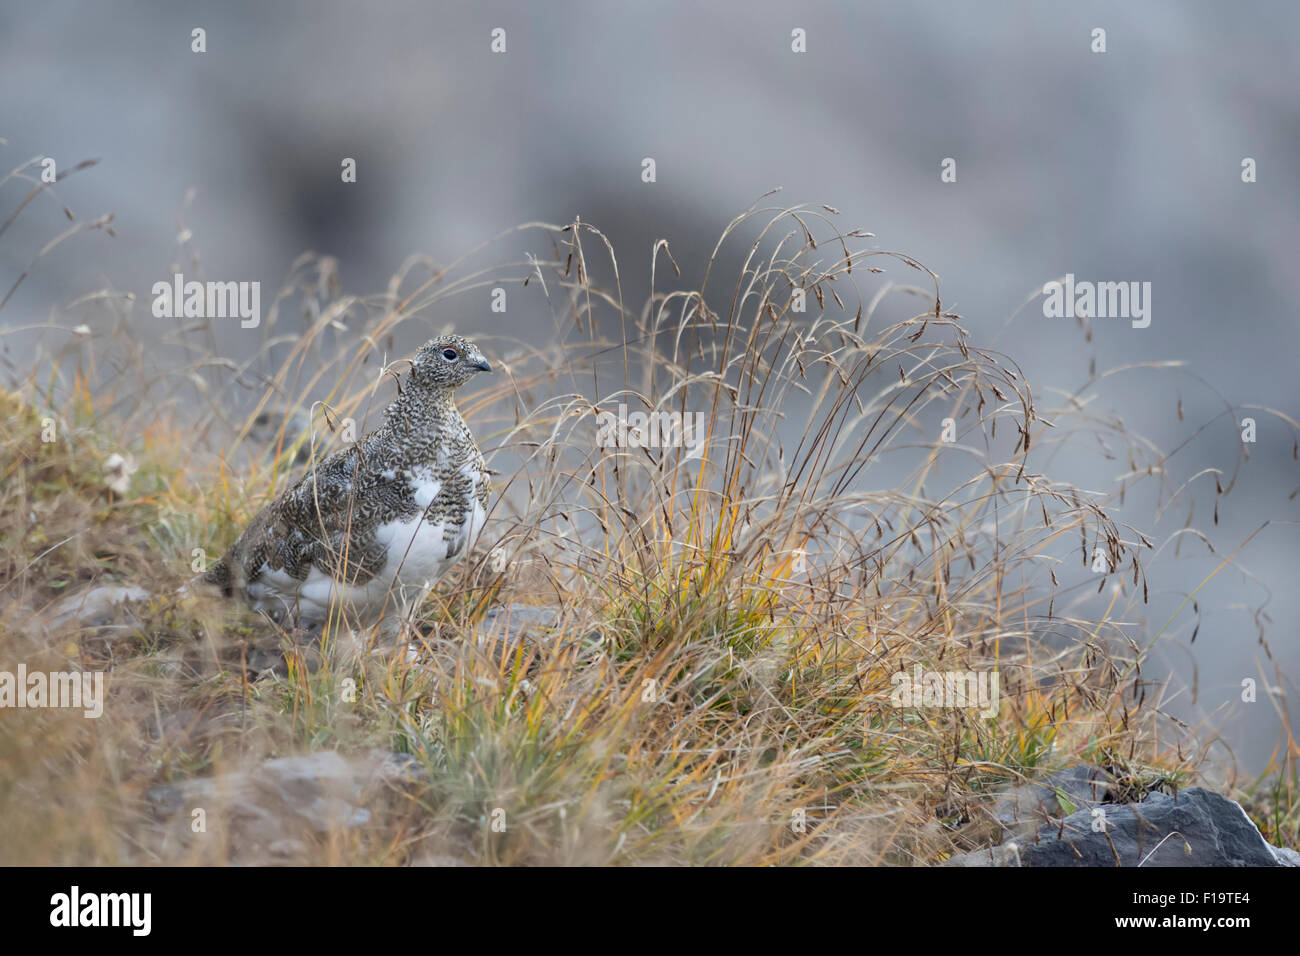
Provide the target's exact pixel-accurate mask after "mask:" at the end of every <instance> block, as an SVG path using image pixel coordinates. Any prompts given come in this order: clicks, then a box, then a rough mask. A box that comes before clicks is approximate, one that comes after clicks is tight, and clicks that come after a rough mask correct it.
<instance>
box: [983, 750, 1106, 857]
mask: <svg viewBox="0 0 1300 956" xmlns="http://www.w3.org/2000/svg"><path fill="white" fill-rule="evenodd" d="M1112 783H1113V780H1112V779H1111V777H1110V775H1109V774H1108V773H1106V771H1104V770H1102V769H1101V768H1099V767H1088V766H1078V767H1070V768H1069V769H1067V770H1060V771H1057V772H1055V773H1051V774H1048V775H1047V776H1046V777H1044V778H1043V780H1042V781H1041V782H1036V783H1032V784H1027V785H1025V786H1022V787H1016V788H1015V789H1014V790H1012V791H1011V792H1009V793H1008V794H1007V795H1006V796H1004V797H1003V798H1002V799H1000V800H999V801H998V802H997V804H996V806H995V808H994V811H993V814H994V817H996V819H997V821H998V823H999V824H1001V826H1002V831H1003V839H1004V841H1005V840H1013V839H1018V838H1020V839H1023V838H1024V837H1028V836H1032V835H1033V834H1034V833H1036V832H1037V831H1038V828H1039V827H1041V826H1043V825H1044V824H1046V823H1050V822H1052V821H1054V820H1057V819H1059V818H1060V817H1064V816H1068V815H1069V814H1071V813H1075V812H1078V811H1079V810H1084V809H1086V810H1091V809H1092V808H1093V807H1095V806H1098V805H1100V804H1101V803H1103V802H1105V800H1106V796H1107V794H1108V793H1109V791H1110V787H1111V785H1112Z"/></svg>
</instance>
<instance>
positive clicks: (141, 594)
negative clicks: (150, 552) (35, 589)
mask: <svg viewBox="0 0 1300 956" xmlns="http://www.w3.org/2000/svg"><path fill="white" fill-rule="evenodd" d="M149 597H150V595H149V592H148V591H146V590H145V589H144V588H136V587H120V586H117V585H110V584H104V585H100V586H98V587H93V588H91V589H90V590H89V591H83V592H81V593H80V594H70V595H68V596H67V597H65V598H64V599H63V600H61V601H60V602H59V603H58V604H56V605H55V606H54V607H53V609H51V610H50V611H48V612H47V615H48V617H47V620H48V621H49V626H50V627H51V628H56V629H57V628H63V627H67V626H69V625H71V624H76V625H77V626H79V627H99V626H101V625H104V624H108V623H110V622H111V621H112V620H113V618H114V616H115V615H116V613H117V609H118V605H120V604H124V603H126V602H127V601H145V600H148V598H149Z"/></svg>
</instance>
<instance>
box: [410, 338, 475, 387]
mask: <svg viewBox="0 0 1300 956" xmlns="http://www.w3.org/2000/svg"><path fill="white" fill-rule="evenodd" d="M490 371H492V366H491V365H489V364H488V360H487V359H485V358H484V357H483V353H482V352H480V351H479V350H478V346H476V345H475V344H474V343H473V342H471V341H469V340H468V339H464V338H461V337H460V336H459V335H442V336H439V337H438V338H436V339H433V340H432V341H429V342H426V343H424V345H422V346H421V347H420V350H419V351H418V352H416V353H415V359H414V360H413V361H412V362H411V381H412V382H413V383H414V384H416V385H417V386H420V387H423V388H428V389H438V390H440V389H447V390H448V391H451V390H454V389H457V388H459V387H460V386H462V385H464V384H465V383H466V382H468V381H469V380H470V379H471V378H472V377H473V376H474V375H475V374H476V373H478V372H490Z"/></svg>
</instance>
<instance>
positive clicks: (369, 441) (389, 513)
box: [200, 335, 492, 638]
mask: <svg viewBox="0 0 1300 956" xmlns="http://www.w3.org/2000/svg"><path fill="white" fill-rule="evenodd" d="M491 371H492V366H491V365H490V364H489V362H488V361H487V359H486V358H484V357H483V353H482V352H481V351H480V350H479V348H478V347H477V346H476V345H475V344H474V343H473V342H470V341H469V340H467V339H465V338H462V337H461V336H459V335H443V336H440V337H438V338H434V339H433V340H431V341H429V342H427V343H425V344H424V345H423V346H421V347H420V349H419V350H418V351H417V352H416V353H415V357H414V358H413V359H412V361H411V367H410V371H409V372H408V373H407V374H406V375H405V376H403V377H401V378H399V381H398V395H397V398H396V400H395V401H393V403H392V404H391V405H389V406H388V408H387V410H386V412H385V416H384V421H383V423H382V424H381V425H380V426H379V427H378V428H376V429H375V430H374V431H372V432H369V433H368V434H366V435H365V436H364V437H363V438H361V439H360V440H359V441H357V442H356V443H354V444H352V445H350V446H348V447H347V448H344V449H341V450H339V451H337V452H335V453H334V454H332V455H330V456H329V457H328V458H326V459H324V460H323V461H321V462H320V463H319V464H316V465H313V466H311V467H309V468H308V469H307V471H306V472H305V473H304V474H303V475H302V477H301V478H300V479H298V481H297V482H296V483H294V484H293V485H291V486H290V487H289V488H287V489H285V491H284V492H283V493H282V494H280V495H279V496H278V497H277V498H276V499H275V500H274V501H272V502H271V503H270V504H268V505H267V506H266V507H264V508H263V509H262V510H261V511H259V512H258V513H257V514H256V515H255V516H254V518H253V519H252V521H250V522H249V524H248V526H247V527H246V528H245V529H244V531H243V532H242V533H241V534H240V535H239V537H238V538H237V539H236V540H235V543H234V544H233V545H232V546H231V547H230V549H229V551H227V552H226V554H225V555H224V556H222V558H221V559H220V560H218V561H216V562H215V563H213V564H212V565H210V566H209V567H208V568H207V570H206V571H204V572H203V573H202V575H201V576H200V580H201V581H202V583H203V584H205V585H208V586H215V587H216V588H219V589H220V591H221V593H222V594H224V595H225V596H227V597H241V598H243V600H244V601H245V603H247V604H248V605H249V606H250V607H252V608H253V609H254V610H256V611H262V612H265V613H267V614H268V615H269V616H270V617H272V618H273V619H274V620H276V621H286V620H287V621H290V622H292V623H293V624H294V625H296V626H298V627H301V628H305V629H308V630H311V629H312V628H315V627H317V626H319V625H321V624H323V623H325V622H326V620H328V619H329V617H330V614H331V607H333V606H337V605H338V604H342V605H343V606H347V607H349V608H351V609H352V610H353V612H354V613H355V615H356V618H357V619H358V620H359V621H360V622H361V623H363V624H365V625H367V626H368V625H370V624H374V623H379V624H380V625H381V631H380V633H381V634H382V635H385V636H387V637H390V638H391V637H393V636H394V635H395V634H397V633H400V630H401V627H402V623H403V619H404V618H405V616H406V614H407V612H408V611H409V610H410V609H413V608H415V607H418V605H419V604H420V602H421V601H422V600H423V599H424V598H425V596H427V594H428V593H429V591H430V590H431V589H432V587H433V585H434V582H436V581H437V580H438V578H439V577H441V576H442V575H443V574H444V573H446V571H447V570H448V569H449V568H451V567H452V566H453V565H455V564H456V563H457V562H459V561H460V560H462V559H463V558H464V557H465V555H466V554H467V553H468V552H469V551H470V549H472V548H473V546H474V543H475V541H476V540H477V538H478V536H479V534H480V533H481V532H482V530H483V526H484V524H485V523H486V520H487V505H488V496H489V493H490V490H491V481H490V477H489V472H488V469H487V466H486V463H485V462H484V459H483V453H482V452H481V451H480V450H479V447H478V444H477V442H475V440H474V435H473V433H472V432H471V431H470V428H469V425H468V424H466V422H465V419H464V418H463V417H461V414H460V411H459V409H457V407H456V404H455V402H454V400H453V398H454V394H455V392H456V389H458V388H459V387H460V386H462V385H464V384H465V383H466V382H468V381H469V380H470V379H471V378H472V377H473V376H475V375H477V374H478V373H479V372H491Z"/></svg>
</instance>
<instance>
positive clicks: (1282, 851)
mask: <svg viewBox="0 0 1300 956" xmlns="http://www.w3.org/2000/svg"><path fill="white" fill-rule="evenodd" d="M1269 849H1270V850H1272V851H1273V857H1274V858H1275V859H1276V860H1277V865H1278V866H1300V853H1297V852H1296V851H1295V850H1293V849H1291V848H1290V847H1288V846H1270V847H1269Z"/></svg>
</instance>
